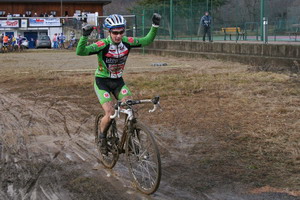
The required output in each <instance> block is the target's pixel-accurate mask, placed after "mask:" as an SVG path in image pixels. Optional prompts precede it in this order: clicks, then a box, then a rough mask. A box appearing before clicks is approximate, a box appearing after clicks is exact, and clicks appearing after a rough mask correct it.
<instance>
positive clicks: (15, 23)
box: [0, 20, 19, 28]
mask: <svg viewBox="0 0 300 200" xmlns="http://www.w3.org/2000/svg"><path fill="white" fill-rule="evenodd" d="M18 27H19V20H0V28H18Z"/></svg>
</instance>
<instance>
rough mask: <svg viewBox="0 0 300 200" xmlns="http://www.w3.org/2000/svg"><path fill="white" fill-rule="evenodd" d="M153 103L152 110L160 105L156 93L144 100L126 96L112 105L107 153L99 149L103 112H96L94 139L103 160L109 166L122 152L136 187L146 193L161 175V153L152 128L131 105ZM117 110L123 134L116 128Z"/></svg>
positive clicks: (151, 192)
mask: <svg viewBox="0 0 300 200" xmlns="http://www.w3.org/2000/svg"><path fill="white" fill-rule="evenodd" d="M144 103H152V104H154V107H153V109H151V110H149V112H154V111H155V110H157V108H158V106H159V97H154V98H153V99H144V100H127V101H125V102H118V103H116V105H115V113H114V115H112V116H111V119H112V120H111V123H110V127H109V129H108V131H107V146H108V154H107V155H103V154H101V151H100V143H99V139H98V138H99V134H100V122H101V118H102V117H103V114H102V113H100V114H98V115H97V117H96V120H95V142H96V144H97V148H98V151H99V154H100V160H101V162H102V164H103V165H104V166H105V167H106V168H109V169H112V168H113V167H114V166H115V164H116V163H117V161H118V158H119V154H121V153H125V156H126V158H127V159H126V160H127V166H128V169H129V172H130V174H131V178H132V179H133V181H134V184H135V186H136V187H137V189H138V190H140V191H141V192H143V193H145V194H153V193H154V192H155V191H156V190H157V189H158V187H159V184H160V179H161V160H160V153H159V150H158V147H157V144H156V142H155V139H154V137H153V134H152V132H151V131H150V130H149V129H148V128H147V127H146V126H145V125H143V124H142V123H141V122H139V121H138V120H137V118H136V117H135V112H134V110H133V107H132V106H133V105H136V104H144ZM120 113H123V114H125V121H124V128H123V134H122V136H121V137H120V135H121V134H120V133H119V132H118V129H117V123H116V118H119V117H120Z"/></svg>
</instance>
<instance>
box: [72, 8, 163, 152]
mask: <svg viewBox="0 0 300 200" xmlns="http://www.w3.org/2000/svg"><path fill="white" fill-rule="evenodd" d="M160 19H161V16H160V15H159V14H157V13H154V14H153V17H152V22H153V24H152V27H151V29H150V31H149V33H148V34H147V35H146V36H145V37H143V38H135V37H134V38H133V37H126V36H124V33H125V28H126V20H125V19H124V17H123V16H121V15H118V14H113V15H110V16H108V17H107V18H106V19H105V20H104V26H105V28H107V29H108V31H109V36H108V37H107V38H105V39H101V40H99V41H98V42H96V43H93V44H91V45H89V46H87V45H86V44H87V41H88V36H89V35H90V34H91V32H92V31H93V29H94V27H93V26H92V25H90V24H86V25H85V26H83V28H82V35H83V36H81V38H80V40H79V42H78V45H77V48H76V53H77V55H80V56H88V55H92V54H97V55H98V67H97V69H96V72H95V81H94V89H95V92H96V94H97V97H98V99H99V102H100V104H101V105H102V108H103V110H104V112H105V115H104V117H103V118H102V119H101V124H100V135H99V136H98V138H99V141H98V142H100V143H101V145H100V150H101V153H102V154H107V144H106V133H107V130H108V128H109V126H110V122H111V119H110V115H112V114H113V113H114V109H113V103H112V97H111V93H112V94H113V95H114V97H115V98H116V99H118V100H122V101H125V100H127V99H130V98H131V95H132V93H131V92H130V90H129V88H128V87H127V86H126V85H125V83H124V80H123V78H122V74H123V70H124V67H125V63H126V60H127V57H128V54H129V51H130V49H131V48H134V47H141V46H146V45H149V44H150V43H152V42H153V40H154V38H155V36H156V32H157V30H158V27H159V23H160Z"/></svg>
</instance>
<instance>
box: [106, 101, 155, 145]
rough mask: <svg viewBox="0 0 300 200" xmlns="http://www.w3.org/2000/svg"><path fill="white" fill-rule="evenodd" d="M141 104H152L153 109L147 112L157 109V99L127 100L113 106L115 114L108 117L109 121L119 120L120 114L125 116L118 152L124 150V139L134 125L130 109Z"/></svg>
mask: <svg viewBox="0 0 300 200" xmlns="http://www.w3.org/2000/svg"><path fill="white" fill-rule="evenodd" d="M143 103H153V104H154V106H153V109H150V110H149V112H154V111H155V110H157V108H158V107H159V97H154V98H153V99H144V100H136V101H133V100H127V101H126V102H118V103H117V104H116V105H115V113H114V114H113V115H111V116H110V118H111V119H113V120H114V119H115V118H116V117H117V118H120V113H123V114H125V116H126V118H125V125H124V128H123V134H122V137H121V142H120V143H119V144H118V148H119V150H122V149H124V145H125V142H126V137H127V135H128V133H130V132H131V131H132V129H133V124H134V123H135V116H134V111H133V109H132V107H131V106H132V105H135V104H143ZM121 106H128V108H121Z"/></svg>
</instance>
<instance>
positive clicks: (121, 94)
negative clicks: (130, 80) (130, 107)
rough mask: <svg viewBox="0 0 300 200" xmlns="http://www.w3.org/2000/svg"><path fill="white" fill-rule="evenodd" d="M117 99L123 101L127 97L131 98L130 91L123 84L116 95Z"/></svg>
mask: <svg viewBox="0 0 300 200" xmlns="http://www.w3.org/2000/svg"><path fill="white" fill-rule="evenodd" d="M118 99H119V100H122V101H123V102H124V101H126V100H128V99H132V93H131V92H130V90H129V88H128V87H127V86H126V85H124V86H123V87H122V88H121V90H120V92H119V95H118Z"/></svg>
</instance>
